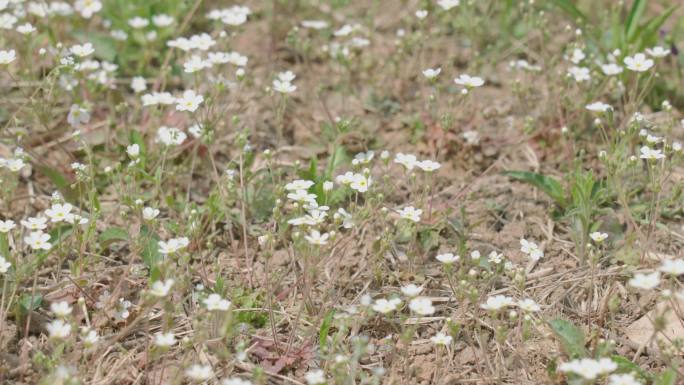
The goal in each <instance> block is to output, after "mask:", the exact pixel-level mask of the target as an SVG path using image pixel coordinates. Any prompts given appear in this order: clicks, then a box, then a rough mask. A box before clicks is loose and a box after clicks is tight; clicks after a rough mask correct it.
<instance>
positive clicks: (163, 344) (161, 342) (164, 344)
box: [154, 332, 176, 348]
mask: <svg viewBox="0 0 684 385" xmlns="http://www.w3.org/2000/svg"><path fill="white" fill-rule="evenodd" d="M154 344H155V345H156V346H158V347H160V348H168V347H171V346H173V345H175V344H176V336H175V335H174V334H173V333H172V332H168V333H161V332H158V333H155V334H154Z"/></svg>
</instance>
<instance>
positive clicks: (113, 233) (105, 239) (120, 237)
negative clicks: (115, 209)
mask: <svg viewBox="0 0 684 385" xmlns="http://www.w3.org/2000/svg"><path fill="white" fill-rule="evenodd" d="M117 241H128V231H126V229H122V228H121V227H110V228H108V229H107V230H105V231H103V232H102V234H100V243H101V244H102V247H105V248H106V247H109V245H111V244H112V243H114V242H117Z"/></svg>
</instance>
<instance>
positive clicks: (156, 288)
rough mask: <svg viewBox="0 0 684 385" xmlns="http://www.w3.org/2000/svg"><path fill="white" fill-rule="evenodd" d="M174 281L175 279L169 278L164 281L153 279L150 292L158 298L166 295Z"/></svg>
mask: <svg viewBox="0 0 684 385" xmlns="http://www.w3.org/2000/svg"><path fill="white" fill-rule="evenodd" d="M174 283H175V281H174V280H173V279H171V278H169V279H167V280H165V281H155V282H154V283H153V284H152V287H150V294H151V295H153V296H155V297H159V298H163V297H166V296H167V295H168V294H169V291H171V287H172V286H173V284H174Z"/></svg>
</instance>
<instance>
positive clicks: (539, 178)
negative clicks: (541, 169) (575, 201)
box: [503, 171, 567, 208]
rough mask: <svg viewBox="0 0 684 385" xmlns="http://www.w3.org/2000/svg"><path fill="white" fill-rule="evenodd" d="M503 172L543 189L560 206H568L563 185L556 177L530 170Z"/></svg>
mask: <svg viewBox="0 0 684 385" xmlns="http://www.w3.org/2000/svg"><path fill="white" fill-rule="evenodd" d="M503 174H504V175H506V176H509V177H511V178H513V179H515V180H518V181H521V182H525V183H529V184H531V185H532V186H534V187H536V188H538V189H540V190H542V191H543V192H544V193H546V195H548V196H549V197H550V198H551V199H553V200H554V201H555V202H556V204H557V205H558V206H560V207H563V208H565V207H566V206H567V201H566V197H565V191H564V190H563V186H561V184H560V182H558V181H557V180H556V179H554V178H552V177H550V176H546V175H542V174H537V173H535V172H529V171H505V172H504V173H503Z"/></svg>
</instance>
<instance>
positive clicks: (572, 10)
mask: <svg viewBox="0 0 684 385" xmlns="http://www.w3.org/2000/svg"><path fill="white" fill-rule="evenodd" d="M551 2H552V3H553V4H555V5H556V6H557V7H558V8H560V9H562V10H563V11H565V13H567V14H568V15H570V16H572V18H573V19H575V20H581V21H585V20H586V19H587V17H586V16H585V15H584V13H582V11H580V10H579V9H578V8H577V7H576V6H575V4H573V2H572V1H570V0H551Z"/></svg>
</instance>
